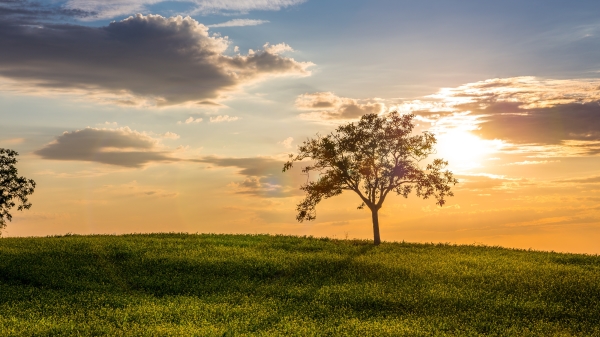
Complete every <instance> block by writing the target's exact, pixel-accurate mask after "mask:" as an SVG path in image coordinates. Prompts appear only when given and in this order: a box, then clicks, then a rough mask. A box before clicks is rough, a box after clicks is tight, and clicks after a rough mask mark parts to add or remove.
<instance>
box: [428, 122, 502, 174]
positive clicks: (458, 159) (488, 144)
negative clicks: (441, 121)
mask: <svg viewBox="0 0 600 337" xmlns="http://www.w3.org/2000/svg"><path fill="white" fill-rule="evenodd" d="M437 140H438V143H437V146H436V148H437V154H438V156H439V157H441V158H443V159H445V160H447V161H448V164H449V165H448V166H449V167H450V168H452V169H460V170H468V169H472V168H478V167H481V166H482V162H483V160H484V159H486V157H488V156H490V155H491V154H493V153H495V152H497V151H498V150H499V148H500V147H501V146H502V142H501V141H499V140H484V139H481V138H479V137H477V136H476V135H474V134H472V133H470V132H469V131H466V130H460V129H452V130H448V131H447V132H443V133H440V134H439V135H437Z"/></svg>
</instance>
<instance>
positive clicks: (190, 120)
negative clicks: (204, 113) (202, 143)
mask: <svg viewBox="0 0 600 337" xmlns="http://www.w3.org/2000/svg"><path fill="white" fill-rule="evenodd" d="M201 122H202V118H194V117H189V118H188V119H186V120H185V121H183V122H181V121H179V122H177V124H184V123H185V124H197V123H201Z"/></svg>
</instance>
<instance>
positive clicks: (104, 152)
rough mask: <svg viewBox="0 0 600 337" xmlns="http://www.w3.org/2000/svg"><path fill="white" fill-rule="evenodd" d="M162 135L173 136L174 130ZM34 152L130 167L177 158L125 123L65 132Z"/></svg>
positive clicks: (53, 157)
mask: <svg viewBox="0 0 600 337" xmlns="http://www.w3.org/2000/svg"><path fill="white" fill-rule="evenodd" d="M165 135H167V137H173V135H174V134H172V133H167V134H165ZM34 153H35V154H37V155H39V156H41V157H42V158H44V159H51V160H74V161H88V162H97V163H102V164H109V165H116V166H123V167H133V168H137V167H142V166H144V165H146V164H149V163H152V162H174V161H179V160H180V159H178V158H174V157H172V155H171V152H169V151H165V150H162V149H161V147H160V146H159V143H158V141H157V140H155V139H153V138H151V137H150V136H148V135H145V134H143V133H140V132H137V131H133V130H131V129H129V128H128V127H124V128H119V129H114V130H110V129H95V128H86V129H83V130H77V131H72V132H65V133H63V134H62V135H60V136H58V137H56V139H55V140H54V141H52V142H50V143H49V144H47V145H46V146H44V147H43V148H41V149H39V150H37V151H35V152H34Z"/></svg>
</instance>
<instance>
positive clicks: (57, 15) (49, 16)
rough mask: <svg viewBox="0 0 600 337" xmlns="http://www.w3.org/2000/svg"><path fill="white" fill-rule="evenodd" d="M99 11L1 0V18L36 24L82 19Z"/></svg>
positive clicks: (17, 0) (15, 0) (33, 2)
mask: <svg viewBox="0 0 600 337" xmlns="http://www.w3.org/2000/svg"><path fill="white" fill-rule="evenodd" d="M96 14H97V13H96V12H93V11H86V10H82V9H76V8H64V7H57V6H53V5H52V4H48V3H41V2H36V1H27V0H0V20H2V21H4V22H5V23H6V22H14V23H17V22H18V23H19V24H21V25H22V24H36V23H39V22H44V21H49V20H69V19H81V18H87V17H92V16H95V15H96Z"/></svg>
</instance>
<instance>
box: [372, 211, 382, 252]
mask: <svg viewBox="0 0 600 337" xmlns="http://www.w3.org/2000/svg"><path fill="white" fill-rule="evenodd" d="M378 211H379V210H378V209H377V208H376V207H373V208H372V209H371V215H372V217H373V242H374V243H375V246H377V245H379V244H380V243H381V238H380V237H379V216H378V215H377V212H378Z"/></svg>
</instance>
